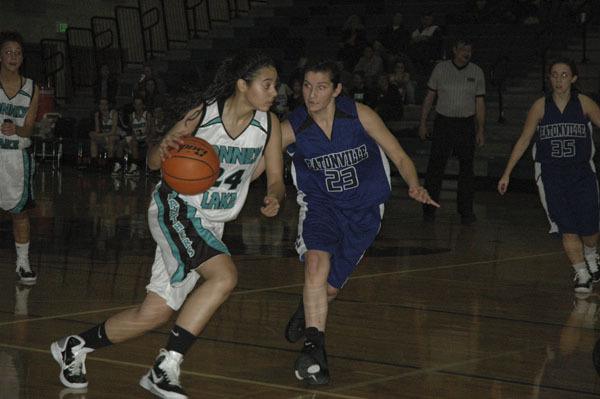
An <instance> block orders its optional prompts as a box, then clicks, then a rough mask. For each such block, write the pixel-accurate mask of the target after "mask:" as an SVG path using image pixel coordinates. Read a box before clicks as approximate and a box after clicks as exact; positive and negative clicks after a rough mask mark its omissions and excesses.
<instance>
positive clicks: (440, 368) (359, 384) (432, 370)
mask: <svg viewBox="0 0 600 399" xmlns="http://www.w3.org/2000/svg"><path fill="white" fill-rule="evenodd" d="M545 347H546V346H545V345H544V346H539V347H537V348H535V347H534V348H531V347H528V348H525V349H522V350H514V351H508V352H502V353H497V354H495V355H491V356H484V357H480V358H476V359H469V360H464V361H461V362H456V363H449V364H444V365H440V366H438V367H427V368H422V369H419V370H413V371H408V372H406V373H401V374H395V375H390V376H386V377H380V378H375V379H373V380H370V381H363V382H357V383H355V384H348V385H345V386H340V387H339V388H334V389H332V390H331V391H330V392H339V391H344V390H349V389H356V388H363V387H367V386H370V385H373V384H380V383H385V382H389V381H394V380H399V379H402V378H405V377H415V376H418V375H420V374H428V373H436V372H443V371H444V370H446V369H452V368H455V367H461V366H466V365H469V364H471V363H479V362H482V361H485V360H491V359H497V358H501V357H505V356H512V355H518V354H520V353H523V352H530V351H531V350H536V349H544V348H545ZM471 378H476V377H471Z"/></svg>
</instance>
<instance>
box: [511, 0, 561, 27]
mask: <svg viewBox="0 0 600 399" xmlns="http://www.w3.org/2000/svg"><path fill="white" fill-rule="evenodd" d="M566 3H568V2H566ZM507 15H508V17H509V19H511V20H512V21H513V22H515V23H521V24H523V25H537V24H539V23H540V5H539V1H538V0H512V1H511V4H510V6H509V10H508V12H507Z"/></svg>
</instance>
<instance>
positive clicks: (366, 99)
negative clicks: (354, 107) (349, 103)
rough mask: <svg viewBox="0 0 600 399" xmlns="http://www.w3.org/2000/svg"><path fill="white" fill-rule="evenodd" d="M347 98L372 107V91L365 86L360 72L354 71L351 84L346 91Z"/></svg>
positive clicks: (363, 76) (363, 77)
mask: <svg viewBox="0 0 600 399" xmlns="http://www.w3.org/2000/svg"><path fill="white" fill-rule="evenodd" d="M348 96H349V97H351V98H352V99H354V101H356V102H359V103H363V104H366V105H368V106H371V107H372V106H373V104H374V102H375V101H374V99H373V91H372V90H369V88H368V87H367V85H366V84H365V75H364V74H363V72H362V71H356V72H354V74H353V75H352V84H351V85H350V88H349V89H348Z"/></svg>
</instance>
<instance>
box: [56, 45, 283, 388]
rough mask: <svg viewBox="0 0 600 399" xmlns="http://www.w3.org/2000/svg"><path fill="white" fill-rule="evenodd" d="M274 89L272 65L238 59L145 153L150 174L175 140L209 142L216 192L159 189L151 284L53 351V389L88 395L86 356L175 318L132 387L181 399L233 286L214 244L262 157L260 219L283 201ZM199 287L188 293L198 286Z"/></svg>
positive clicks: (152, 218)
mask: <svg viewBox="0 0 600 399" xmlns="http://www.w3.org/2000/svg"><path fill="white" fill-rule="evenodd" d="M276 83H277V71H276V69H275V66H274V62H273V61H272V60H271V59H270V58H268V57H266V56H264V55H261V54H257V53H238V54H237V55H236V56H235V57H234V58H231V59H228V60H226V61H225V62H223V64H222V65H221V66H220V68H219V70H218V71H217V74H216V76H215V78H214V81H213V83H212V85H211V86H210V87H208V88H207V90H206V92H205V93H204V95H203V98H204V99H205V104H203V105H202V106H200V107H197V108H195V109H193V110H191V111H190V112H189V113H188V114H187V115H186V116H185V117H184V119H182V120H181V121H179V122H178V123H177V124H176V125H175V126H174V127H173V128H172V129H171V130H170V131H169V132H168V133H167V135H166V136H165V137H164V138H163V139H162V140H161V141H160V143H159V144H158V145H155V146H154V147H152V148H151V149H150V150H149V154H148V166H149V167H150V169H153V170H157V169H158V168H160V165H161V161H162V160H164V159H166V158H168V157H169V150H170V149H172V148H178V147H179V146H180V145H181V144H182V141H181V137H183V136H189V135H195V136H196V137H200V138H203V139H205V140H207V141H208V142H210V143H211V144H212V145H213V146H214V148H215V150H216V151H217V153H218V154H219V158H220V167H221V174H220V177H219V179H218V180H217V182H216V183H215V185H214V186H213V187H212V188H210V189H209V190H208V191H206V192H204V193H201V194H198V195H181V194H178V193H176V192H175V191H173V190H172V189H170V188H169V187H168V186H167V185H166V184H165V183H163V182H161V183H159V184H158V185H157V187H156V189H155V190H154V192H153V194H152V200H151V203H150V207H149V210H148V223H149V225H150V231H151V233H152V236H153V238H154V240H155V241H156V242H157V248H156V256H155V260H154V264H153V265H152V276H151V278H150V283H149V284H148V286H147V287H146V288H147V291H148V293H147V295H146V298H145V300H144V302H143V303H142V304H141V305H138V306H136V307H134V308H132V309H128V310H126V311H124V312H121V313H119V314H117V315H115V316H112V317H111V318H109V319H108V320H106V321H105V322H103V323H101V324H99V325H97V326H95V327H93V328H91V329H90V330H87V331H84V332H82V333H80V334H78V335H70V336H67V337H64V338H62V339H60V340H59V341H57V342H54V343H53V344H52V346H51V350H52V355H53V356H54V358H55V360H56V361H57V362H58V363H59V364H60V366H61V371H60V380H61V382H62V383H63V384H64V385H66V386H67V387H70V388H83V387H86V386H87V379H86V369H85V363H84V361H85V357H86V354H87V353H89V352H92V351H93V350H95V349H99V348H102V347H105V346H108V345H111V344H112V343H118V342H123V341H125V340H127V339H131V338H133V337H137V336H139V335H142V334H144V333H145V332H147V331H149V330H152V329H155V328H156V327H158V326H160V325H161V324H163V323H165V322H166V321H167V320H169V318H170V317H171V316H172V315H173V313H174V312H176V311H178V310H180V309H181V310H180V312H179V315H178V317H177V320H176V321H175V326H174V327H173V329H172V330H171V333H170V335H169V338H168V341H167V345H166V346H165V348H164V349H161V350H160V352H159V354H158V357H157V358H156V362H155V363H154V366H153V367H152V368H151V369H150V371H148V373H146V374H145V375H144V376H143V377H142V379H141V380H140V385H141V386H142V387H144V388H145V389H147V390H149V391H150V392H152V393H154V394H155V395H158V396H160V397H163V398H175V399H181V398H187V397H188V396H187V395H186V393H185V392H184V390H183V388H182V387H181V383H180V382H179V374H180V364H181V362H182V360H183V356H184V355H185V353H186V352H187V351H188V349H189V348H190V347H191V346H192V344H193V343H194V341H195V340H196V337H197V336H198V335H199V334H200V333H201V332H202V330H203V329H204V327H205V326H206V325H207V323H208V322H209V320H210V318H211V317H212V315H213V314H214V313H215V311H216V310H217V309H218V308H219V306H221V304H222V303H223V302H225V300H226V299H227V298H228V297H229V295H230V293H231V291H232V290H233V289H234V288H235V286H236V284H237V271H236V267H235V265H234V264H233V262H232V260H231V255H230V254H229V250H228V249H227V246H226V245H225V244H224V243H223V242H222V241H221V237H222V234H223V228H224V224H225V222H227V221H230V220H233V219H235V218H236V217H237V215H238V214H239V212H240V210H241V208H242V206H243V205H244V202H245V199H246V195H247V193H248V186H249V183H250V180H251V179H252V178H253V177H254V176H256V174H255V171H256V167H257V165H258V163H259V161H260V160H261V157H263V156H264V161H265V164H266V171H267V173H266V174H267V194H266V196H265V198H264V206H263V207H262V208H261V212H262V214H263V215H265V216H268V217H273V216H275V215H276V214H277V213H278V211H279V204H280V203H281V201H282V200H283V198H284V193H285V186H284V183H283V161H282V154H281V130H280V126H279V122H278V120H277V118H276V117H275V116H274V114H272V113H270V112H269V108H270V107H271V105H273V101H274V99H275V96H276V95H277V90H276ZM200 276H202V278H203V280H204V281H203V282H202V283H201V284H200V285H199V286H198V287H197V288H196V285H197V282H198V280H199V279H200Z"/></svg>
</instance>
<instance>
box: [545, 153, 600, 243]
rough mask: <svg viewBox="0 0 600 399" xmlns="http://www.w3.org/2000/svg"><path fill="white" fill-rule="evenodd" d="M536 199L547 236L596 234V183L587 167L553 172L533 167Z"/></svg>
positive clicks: (598, 220) (589, 167) (597, 228)
mask: <svg viewBox="0 0 600 399" xmlns="http://www.w3.org/2000/svg"><path fill="white" fill-rule="evenodd" d="M535 173H536V176H535V177H536V182H537V185H538V190H539V194H540V200H541V202H542V205H543V206H544V209H545V210H546V215H547V217H548V221H549V222H550V233H559V234H565V233H567V234H577V235H580V236H590V235H593V234H596V233H598V231H599V224H600V215H599V207H600V201H599V199H598V180H597V178H596V173H595V172H594V170H593V169H592V168H591V166H588V165H583V167H579V168H575V167H573V168H572V170H569V171H567V172H566V171H564V170H561V171H555V170H553V169H552V168H545V167H544V166H543V165H540V164H539V163H536V165H535Z"/></svg>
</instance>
